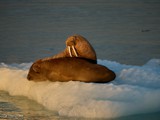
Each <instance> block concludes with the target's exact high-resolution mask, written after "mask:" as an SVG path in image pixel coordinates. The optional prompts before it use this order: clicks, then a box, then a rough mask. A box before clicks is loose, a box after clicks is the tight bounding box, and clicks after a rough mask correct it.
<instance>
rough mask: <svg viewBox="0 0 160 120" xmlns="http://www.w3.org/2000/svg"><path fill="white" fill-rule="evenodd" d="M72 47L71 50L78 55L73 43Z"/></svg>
mask: <svg viewBox="0 0 160 120" xmlns="http://www.w3.org/2000/svg"><path fill="white" fill-rule="evenodd" d="M72 49H73V52H74V54H75V55H76V57H78V55H77V52H76V50H75V48H74V46H73V45H72Z"/></svg>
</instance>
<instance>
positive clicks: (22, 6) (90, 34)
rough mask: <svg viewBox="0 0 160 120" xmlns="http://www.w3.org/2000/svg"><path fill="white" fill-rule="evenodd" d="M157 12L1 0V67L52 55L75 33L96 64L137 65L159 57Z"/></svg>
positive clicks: (117, 4)
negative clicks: (104, 61)
mask: <svg viewBox="0 0 160 120" xmlns="http://www.w3.org/2000/svg"><path fill="white" fill-rule="evenodd" d="M91 1H92V2H91ZM159 13H160V1H159V0H152V1H151V0H134V1H133V0H107V1H105V0H82V1H81V2H80V1H79V0H68V1H67V2H66V1H63V0H60V1H59V2H56V0H27V1H26V0H21V1H19V0H0V54H1V55H0V62H5V63H14V62H16V63H22V62H31V61H34V60H35V59H39V58H43V57H45V56H50V55H54V54H56V53H58V52H60V51H62V50H63V49H64V48H65V44H64V42H65V40H66V38H67V37H68V36H70V35H73V34H76V33H77V34H81V35H83V36H84V37H86V38H87V39H88V40H89V41H90V43H91V44H92V45H93V47H94V48H95V50H96V52H97V55H98V58H99V59H108V60H113V61H118V62H120V63H124V64H135V65H142V64H144V63H146V62H147V61H148V60H150V59H152V58H160V14H159Z"/></svg>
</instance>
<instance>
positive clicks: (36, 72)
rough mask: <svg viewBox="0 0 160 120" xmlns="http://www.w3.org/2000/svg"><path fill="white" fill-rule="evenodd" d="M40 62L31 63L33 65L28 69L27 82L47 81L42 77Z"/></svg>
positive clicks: (42, 71)
mask: <svg viewBox="0 0 160 120" xmlns="http://www.w3.org/2000/svg"><path fill="white" fill-rule="evenodd" d="M41 62H42V61H41V60H39V61H36V62H35V63H33V65H32V66H31V67H30V70H29V73H28V75H27V79H28V80H30V81H31V80H34V81H36V80H37V81H44V80H47V78H46V77H45V75H44V70H42V68H41Z"/></svg>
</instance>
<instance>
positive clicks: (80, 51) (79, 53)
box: [66, 35, 97, 61]
mask: <svg viewBox="0 0 160 120" xmlns="http://www.w3.org/2000/svg"><path fill="white" fill-rule="evenodd" d="M66 46H67V48H66V51H68V53H69V55H70V57H81V58H86V59H91V60H95V61H96V60H97V56H96V52H95V50H94V49H93V47H92V46H91V44H90V43H89V42H88V41H87V40H86V38H84V37H82V36H81V35H73V36H70V37H68V38H67V40H66Z"/></svg>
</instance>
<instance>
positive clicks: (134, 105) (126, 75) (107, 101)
mask: <svg viewBox="0 0 160 120" xmlns="http://www.w3.org/2000/svg"><path fill="white" fill-rule="evenodd" d="M31 64H32V63H22V64H9V65H8V64H5V63H1V64H0V90H3V91H7V92H9V94H10V95H13V96H16V95H20V96H26V97H28V98H29V99H33V100H35V101H37V102H38V103H40V104H42V105H43V106H45V107H46V108H48V109H50V110H53V111H54V112H57V113H58V114H59V115H60V116H68V117H71V116H72V117H85V118H117V117H121V116H127V115H134V114H141V113H151V112H158V111H160V59H151V60H150V61H148V62H147V63H146V64H145V65H143V66H133V65H124V64H120V63H117V62H114V61H109V60H98V64H101V65H104V66H106V67H108V68H109V69H111V70H113V71H114V72H115V73H116V75H117V77H116V79H115V80H114V81H112V82H110V83H105V84H98V83H83V82H78V81H77V82H73V81H70V82H50V81H45V82H32V81H28V80H27V79H26V76H27V73H28V70H29V67H30V66H31Z"/></svg>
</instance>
